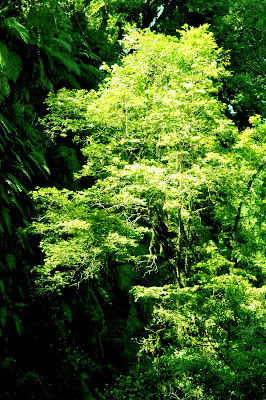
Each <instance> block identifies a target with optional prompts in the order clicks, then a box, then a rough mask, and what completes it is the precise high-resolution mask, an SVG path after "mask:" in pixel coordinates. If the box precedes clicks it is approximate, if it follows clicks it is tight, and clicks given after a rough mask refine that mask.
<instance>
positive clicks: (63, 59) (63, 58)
mask: <svg viewBox="0 0 266 400" xmlns="http://www.w3.org/2000/svg"><path fill="white" fill-rule="evenodd" d="M44 50H45V52H46V55H47V57H48V59H50V58H51V57H52V58H53V59H56V61H59V62H60V64H63V65H64V67H66V69H67V70H68V71H69V72H74V73H75V74H76V75H80V73H81V72H80V68H79V66H78V64H77V63H76V62H75V61H74V60H73V59H72V58H71V57H69V55H67V54H66V53H63V52H61V51H58V50H55V49H54V48H52V47H49V46H44Z"/></svg>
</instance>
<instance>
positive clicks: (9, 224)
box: [1, 207, 12, 233]
mask: <svg viewBox="0 0 266 400" xmlns="http://www.w3.org/2000/svg"><path fill="white" fill-rule="evenodd" d="M1 214H2V217H3V219H4V221H5V224H6V227H7V230H8V232H9V233H11V232H12V222H11V217H10V212H9V209H8V208H6V207H2V208H1Z"/></svg>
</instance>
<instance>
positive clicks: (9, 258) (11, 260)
mask: <svg viewBox="0 0 266 400" xmlns="http://www.w3.org/2000/svg"><path fill="white" fill-rule="evenodd" d="M6 263H7V266H8V268H9V269H10V270H12V269H14V268H16V257H15V256H14V254H11V253H7V254H6Z"/></svg>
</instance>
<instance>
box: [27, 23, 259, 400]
mask: <svg viewBox="0 0 266 400" xmlns="http://www.w3.org/2000/svg"><path fill="white" fill-rule="evenodd" d="M180 35H181V37H180V39H176V38H172V37H165V36H164V35H161V34H157V35H156V34H154V33H151V32H150V31H149V30H148V31H146V32H138V31H134V30H133V31H132V32H131V33H130V34H129V35H128V36H126V37H125V40H124V44H123V46H124V51H125V53H126V54H127V55H126V56H125V57H124V59H123V61H122V62H121V63H120V65H114V66H113V67H112V70H111V73H110V76H109V77H108V78H107V79H106V81H105V82H104V83H103V84H102V86H101V87H100V88H99V90H98V91H97V92H95V91H93V90H92V91H90V92H86V91H84V90H79V91H73V90H72V91H67V90H65V89H64V90H61V91H59V92H58V93H57V94H56V95H54V94H51V95H50V96H49V98H48V100H47V104H48V107H49V110H50V113H49V114H48V115H47V116H46V117H45V119H44V120H43V125H44V126H45V129H46V132H47V133H48V134H50V136H51V137H52V138H54V139H55V140H58V138H60V137H63V138H65V137H68V136H69V137H70V138H71V139H72V140H73V141H74V142H76V143H80V144H82V145H83V150H82V152H83V155H84V156H85V157H86V158H87V162H86V163H85V165H84V166H83V168H82V170H81V171H80V172H79V173H77V174H76V178H77V180H82V179H87V182H88V188H86V189H84V190H78V191H68V190H66V189H64V190H57V189H55V188H45V189H43V188H39V189H38V190H36V191H35V192H33V193H32V196H33V199H34V200H35V202H36V205H37V207H38V215H39V217H38V219H37V221H35V222H34V223H33V225H32V227H31V230H32V231H33V232H34V233H37V234H39V235H40V236H41V242H40V247H41V249H42V251H43V253H44V263H43V264H42V265H38V266H36V267H35V268H34V272H35V282H36V284H37V290H38V291H39V292H40V293H43V294H44V293H47V292H51V293H53V292H58V293H64V288H67V287H72V286H77V287H78V286H79V285H80V284H84V283H85V282H86V281H88V282H92V284H95V283H96V282H97V289H96V291H95V290H94V291H93V293H94V296H95V298H96V299H97V302H99V301H100V302H101V304H102V305H103V309H102V307H100V308H99V309H98V311H99V312H97V310H94V311H93V317H92V320H93V321H95V322H96V321H97V324H99V326H100V325H101V322H103V320H104V318H106V317H105V314H104V311H103V310H106V309H108V305H112V304H114V300H113V291H114V290H115V289H114V286H115V285H119V290H130V287H131V285H132V284H134V281H136V282H137V283H140V284H141V286H138V285H135V287H134V288H133V289H132V290H131V294H132V295H133V297H134V299H135V306H132V307H131V310H130V314H129V318H128V328H127V329H128V331H130V334H131V335H132V334H133V335H137V336H138V343H140V347H139V353H138V356H139V364H140V366H141V367H140V368H143V371H142V372H141V373H140V374H139V378H138V379H136V378H135V376H136V374H137V367H133V369H132V370H131V373H130V374H129V375H123V376H120V377H117V378H116V381H115V383H114V384H113V385H111V387H107V388H106V389H105V390H100V391H99V396H100V398H102V399H105V398H110V396H112V398H123V396H125V397H127V398H132V399H133V398H134V399H135V398H140V399H141V398H154V396H156V398H160V399H167V398H171V397H177V398H188V399H196V398H197V399H209V400H214V399H216V398H219V399H240V398H241V399H245V398H250V397H252V396H253V397H254V393H259V394H260V395H262V393H263V388H262V387H260V386H259V383H258V382H259V381H260V380H261V379H264V376H265V368H264V357H265V351H264V350H263V338H264V334H263V333H262V332H263V330H264V329H265V304H264V296H265V286H263V276H264V274H265V256H266V254H265V249H264V239H263V237H264V222H263V221H264V219H265V207H264V202H263V200H262V199H263V198H264V190H265V189H264V175H265V172H264V165H265V161H264V158H265V157H264V154H265V122H264V121H263V120H262V119H261V117H259V116H254V117H252V118H251V119H250V123H251V124H252V127H250V128H248V129H246V130H244V131H243V132H239V131H238V129H237V128H236V127H235V126H234V124H233V123H232V121H230V120H228V119H227V118H226V117H225V115H224V111H225V107H224V105H223V104H221V103H220V102H219V101H218V93H219V90H220V89H221V80H222V79H224V78H225V77H226V76H228V73H227V72H226V70H225V64H226V59H225V58H224V56H223V53H222V51H221V50H220V49H219V48H218V47H217V45H216V44H215V41H214V39H213V35H212V34H210V33H208V26H206V25H204V26H202V27H200V28H197V29H196V28H191V29H189V28H188V27H185V29H184V30H183V31H182V32H180ZM73 104H74V105H75V107H73ZM127 270H129V271H130V272H129V275H128V280H126V279H124V278H123V276H124V275H125V274H127ZM119 271H120V272H119ZM121 271H122V274H121ZM110 274H112V275H113V274H115V275H116V277H115V281H113V282H112V289H111V288H110V287H107V286H106V283H104V277H105V276H106V275H110ZM141 276H142V278H141ZM116 290H117V289H116ZM68 307H69V306H68V304H67V303H62V310H63V311H64V313H65V316H66V318H67V319H68V320H69V322H70V321H72V318H73V315H72V313H71V312H70V311H71V310H70V309H69V308H68ZM100 321H101V322H100ZM141 321H142V322H141ZM106 329H107V332H108V329H110V328H109V327H108V324H107V328H104V327H102V328H101V337H102V338H103V340H105V337H106V336H105V335H106V334H107V333H106ZM251 343H253V344H252V345H251ZM254 365H255V366H256V367H255V368H254ZM148 366H149V367H148ZM148 368H150V369H151V368H152V369H151V372H150V373H148V372H147V371H148ZM250 376H252V384H250V381H249V378H248V377H250ZM214 378H215V379H214ZM125 387H126V392H125V389H124V388H125Z"/></svg>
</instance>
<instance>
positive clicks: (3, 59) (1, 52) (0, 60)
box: [0, 42, 9, 70]
mask: <svg viewBox="0 0 266 400" xmlns="http://www.w3.org/2000/svg"><path fill="white" fill-rule="evenodd" d="M8 53H9V52H8V48H7V47H6V45H5V44H4V43H3V42H0V69H1V70H3V69H4V68H5V66H6V64H7V60H8Z"/></svg>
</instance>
